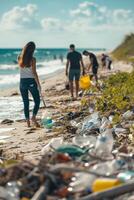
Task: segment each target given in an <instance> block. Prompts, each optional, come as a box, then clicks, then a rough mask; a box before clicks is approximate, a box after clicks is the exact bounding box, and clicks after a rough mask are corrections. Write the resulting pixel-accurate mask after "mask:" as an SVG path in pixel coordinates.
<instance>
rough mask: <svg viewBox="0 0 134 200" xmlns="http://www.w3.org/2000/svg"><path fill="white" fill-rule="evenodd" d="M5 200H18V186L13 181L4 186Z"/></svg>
mask: <svg viewBox="0 0 134 200" xmlns="http://www.w3.org/2000/svg"><path fill="white" fill-rule="evenodd" d="M6 190H7V200H19V199H20V198H19V195H20V190H19V184H18V183H17V182H15V181H13V182H8V183H7V185H6Z"/></svg>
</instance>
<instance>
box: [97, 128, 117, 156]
mask: <svg viewBox="0 0 134 200" xmlns="http://www.w3.org/2000/svg"><path fill="white" fill-rule="evenodd" d="M113 143H114V140H113V135H112V129H107V130H106V131H105V132H103V133H102V134H101V135H99V136H98V138H97V142H96V146H95V154H96V155H98V156H109V155H111V152H112V149H113Z"/></svg>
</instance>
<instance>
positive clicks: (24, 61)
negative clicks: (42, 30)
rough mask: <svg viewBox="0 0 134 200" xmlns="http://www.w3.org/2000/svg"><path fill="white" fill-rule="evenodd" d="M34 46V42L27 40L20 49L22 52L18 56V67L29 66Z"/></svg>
mask: <svg viewBox="0 0 134 200" xmlns="http://www.w3.org/2000/svg"><path fill="white" fill-rule="evenodd" d="M35 48H36V46H35V43H34V42H28V43H27V44H26V45H25V46H24V48H23V49H22V52H21V54H20V56H19V65H20V67H22V68H23V67H30V66H31V62H32V58H33V53H34V50H35Z"/></svg>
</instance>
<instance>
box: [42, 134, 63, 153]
mask: <svg viewBox="0 0 134 200" xmlns="http://www.w3.org/2000/svg"><path fill="white" fill-rule="evenodd" d="M62 144H63V138H62V137H57V138H53V139H51V140H50V142H49V143H48V144H46V145H45V146H44V147H43V148H42V150H41V155H44V154H45V153H47V152H49V151H50V150H51V149H57V148H58V147H60V146H61V145H62Z"/></svg>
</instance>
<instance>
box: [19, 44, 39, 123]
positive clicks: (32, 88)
mask: <svg viewBox="0 0 134 200" xmlns="http://www.w3.org/2000/svg"><path fill="white" fill-rule="evenodd" d="M35 48H36V46H35V44H34V42H29V43H27V44H26V45H25V46H24V48H23V49H22V52H21V54H20V55H19V57H18V64H19V66H20V92H21V95H22V99H23V103H24V114H25V118H26V122H27V126H28V127H30V114H29V97H28V92H30V93H31V95H32V96H33V100H34V109H33V114H32V117H31V121H32V123H33V124H34V125H35V126H36V127H39V124H38V123H37V120H36V115H37V113H38V110H39V106H40V94H39V91H41V85H40V81H39V78H38V74H37V72H36V59H35V57H33V54H34V51H35Z"/></svg>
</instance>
